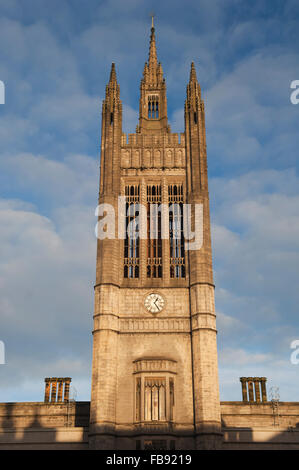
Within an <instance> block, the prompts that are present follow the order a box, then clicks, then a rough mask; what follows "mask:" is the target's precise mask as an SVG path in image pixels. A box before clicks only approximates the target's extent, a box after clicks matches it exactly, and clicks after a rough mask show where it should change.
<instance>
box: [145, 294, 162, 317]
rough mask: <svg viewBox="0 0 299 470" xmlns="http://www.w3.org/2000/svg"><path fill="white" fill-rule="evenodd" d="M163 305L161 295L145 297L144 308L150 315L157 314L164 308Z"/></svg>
mask: <svg viewBox="0 0 299 470" xmlns="http://www.w3.org/2000/svg"><path fill="white" fill-rule="evenodd" d="M164 303H165V301H164V299H163V297H162V295H160V294H154V293H152V294H149V295H148V296H147V297H146V299H145V301H144V306H145V308H146V309H147V310H148V311H149V312H151V313H159V312H161V310H162V308H163V307H164Z"/></svg>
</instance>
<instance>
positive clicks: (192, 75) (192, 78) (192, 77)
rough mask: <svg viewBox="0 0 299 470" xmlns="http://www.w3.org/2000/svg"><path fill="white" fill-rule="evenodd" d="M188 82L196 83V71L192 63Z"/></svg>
mask: <svg viewBox="0 0 299 470" xmlns="http://www.w3.org/2000/svg"><path fill="white" fill-rule="evenodd" d="M189 81H190V82H197V77H196V70H195V66H194V62H191V70H190V80H189Z"/></svg>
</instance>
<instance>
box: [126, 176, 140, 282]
mask: <svg viewBox="0 0 299 470" xmlns="http://www.w3.org/2000/svg"><path fill="white" fill-rule="evenodd" d="M125 198H126V227H125V228H126V238H125V244H124V277H125V278H139V244H140V241H139V240H140V239H139V236H138V233H137V221H136V217H138V215H139V200H140V189H139V185H130V186H126V187H125Z"/></svg>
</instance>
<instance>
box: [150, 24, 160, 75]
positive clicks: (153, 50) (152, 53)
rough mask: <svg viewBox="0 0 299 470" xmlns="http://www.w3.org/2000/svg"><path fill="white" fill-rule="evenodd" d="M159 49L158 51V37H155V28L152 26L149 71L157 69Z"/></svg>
mask: <svg viewBox="0 0 299 470" xmlns="http://www.w3.org/2000/svg"><path fill="white" fill-rule="evenodd" d="M153 21H154V20H153V18H152V25H153ZM157 63H158V61H157V49H156V37H155V28H154V26H152V28H151V39H150V49H149V55H148V65H149V69H150V70H153V69H156V67H157Z"/></svg>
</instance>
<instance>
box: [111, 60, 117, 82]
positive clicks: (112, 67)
mask: <svg viewBox="0 0 299 470" xmlns="http://www.w3.org/2000/svg"><path fill="white" fill-rule="evenodd" d="M111 82H116V83H117V78H116V71H115V63H114V62H112V65H111V72H110V79H109V83H111Z"/></svg>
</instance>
